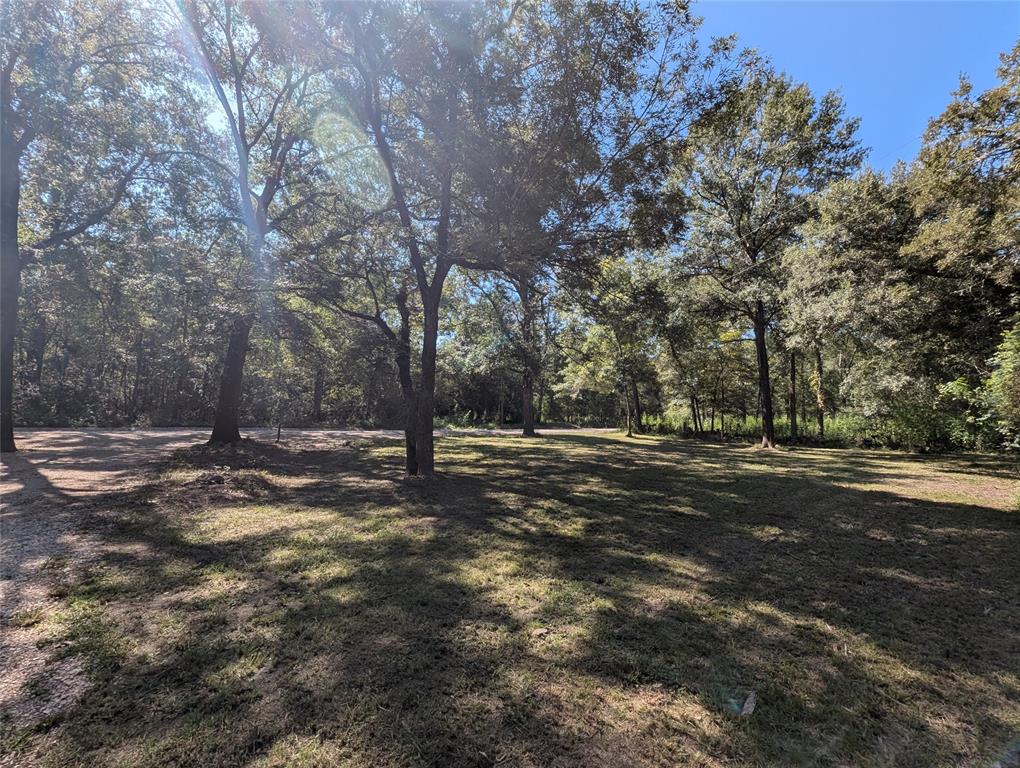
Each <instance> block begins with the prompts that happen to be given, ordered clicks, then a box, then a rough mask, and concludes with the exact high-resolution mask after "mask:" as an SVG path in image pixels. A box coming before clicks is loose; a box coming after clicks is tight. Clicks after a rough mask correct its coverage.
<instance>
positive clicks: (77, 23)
mask: <svg viewBox="0 0 1020 768" xmlns="http://www.w3.org/2000/svg"><path fill="white" fill-rule="evenodd" d="M0 14H2V16H0V22H2V26H3V29H4V35H3V45H2V49H0V165H2V167H3V169H4V172H3V175H2V181H0V284H2V288H0V291H2V295H0V303H2V306H3V309H2V318H0V325H2V330H0V450H2V451H14V450H15V449H16V446H15V442H14V407H13V398H14V351H15V339H16V336H17V329H18V304H19V297H20V291H21V279H22V271H23V269H24V268H25V266H26V264H27V263H28V262H29V261H30V260H31V259H34V258H36V257H37V256H38V255H39V254H41V253H44V252H46V251H48V250H52V249H54V248H57V247H59V246H62V245H64V244H66V243H68V242H70V241H71V240H73V239H74V238H76V237H77V236H79V235H82V234H83V233H85V232H88V231H89V230H90V229H92V228H93V227H96V226H98V225H100V224H101V223H102V222H103V221H104V220H105V219H106V218H107V217H108V216H109V215H110V213H111V212H112V211H114V210H115V209H116V208H117V206H118V205H120V203H121V201H122V200H123V199H124V198H125V196H126V195H128V194H129V192H130V190H131V188H132V185H133V184H134V182H135V180H136V178H137V177H139V176H140V175H142V174H143V173H144V171H145V170H146V169H147V168H149V167H150V165H151V164H152V163H153V162H155V161H156V160H157V159H158V157H159V156H160V150H161V149H165V147H160V146H159V145H160V142H161V141H162V140H164V139H165V137H166V136H167V135H168V131H167V129H166V125H165V124H163V123H162V121H161V118H162V117H164V116H165V114H166V113H165V112H164V111H161V110H158V109H156V108H155V105H156V104H158V103H160V102H161V101H163V100H164V98H165V96H166V94H167V92H168V90H174V86H173V83H174V77H173V73H174V71H175V62H174V60H173V57H172V56H167V55H166V53H167V52H166V49H165V46H163V44H162V39H163V37H162V35H161V29H163V27H162V26H161V23H162V22H163V20H162V19H161V18H159V17H158V15H154V16H153V17H152V18H151V19H147V18H146V14H145V13H143V12H142V11H140V10H139V9H137V8H134V7H133V6H131V5H130V4H129V3H123V2H120V1H119V0H105V1H104V2H103V3H101V4H99V5H95V4H91V3H84V2H77V1H76V0H66V1H58V0H47V1H45V2H37V3H33V4H31V5H20V4H16V3H5V4H3V7H2V11H0ZM153 73H162V74H163V75H164V76H165V78H160V77H154V76H153ZM70 158H73V162H68V160H69V159H70ZM26 185H27V186H26ZM26 208H28V209H30V210H31V211H32V215H31V216H28V217H25V216H24V215H23V214H24V211H25V210H26ZM23 237H27V239H28V241H27V242H23V241H22V238H23Z"/></svg>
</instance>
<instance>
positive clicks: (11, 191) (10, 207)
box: [0, 105, 21, 453]
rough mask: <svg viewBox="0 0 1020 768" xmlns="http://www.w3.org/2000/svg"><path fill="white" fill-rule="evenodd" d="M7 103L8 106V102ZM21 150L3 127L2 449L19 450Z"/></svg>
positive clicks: (0, 194) (0, 204)
mask: <svg viewBox="0 0 1020 768" xmlns="http://www.w3.org/2000/svg"><path fill="white" fill-rule="evenodd" d="M5 106H7V105H5ZM20 160H21V158H20V153H19V152H18V151H17V149H16V147H15V143H14V137H13V136H11V135H10V129H9V127H8V126H6V125H5V126H4V128H3V138H2V145H0V164H2V166H3V174H2V179H0V305H2V307H0V452H3V453H10V452H13V451H15V450H17V447H16V446H15V444H14V340H15V338H16V334H17V328H18V299H19V297H20V295H21V252H20V250H19V247H18V199H19V198H20V196H21V168H20Z"/></svg>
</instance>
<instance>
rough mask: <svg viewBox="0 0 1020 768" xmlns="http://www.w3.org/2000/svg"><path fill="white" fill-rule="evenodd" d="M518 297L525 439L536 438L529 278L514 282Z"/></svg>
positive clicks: (532, 315) (532, 320)
mask: <svg viewBox="0 0 1020 768" xmlns="http://www.w3.org/2000/svg"><path fill="white" fill-rule="evenodd" d="M514 285H515V287H516V288H517V296H518V297H519V298H520V300H521V341H522V342H523V344H522V346H523V347H524V361H523V362H524V373H523V374H522V376H521V422H522V425H521V426H522V430H521V433H522V434H523V436H524V437H535V350H534V349H533V348H532V347H533V345H534V341H535V328H534V308H533V307H532V303H531V287H530V285H529V284H528V276H527V275H523V276H520V277H518V278H517V279H516V280H515V281H514Z"/></svg>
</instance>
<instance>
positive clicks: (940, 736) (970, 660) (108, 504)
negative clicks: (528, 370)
mask: <svg viewBox="0 0 1020 768" xmlns="http://www.w3.org/2000/svg"><path fill="white" fill-rule="evenodd" d="M68 434H69V435H73V434H75V433H68ZM107 434H111V433H107ZM75 439H77V438H69V440H71V441H72V442H73V441H74V440H75ZM98 439H99V437H98V436H94V438H89V437H82V438H80V442H81V443H82V444H84V443H88V441H89V440H93V441H94V440H98ZM104 439H106V438H104ZM110 439H111V440H112V442H111V443H110V445H109V446H107V447H108V448H109V449H110V451H109V455H110V456H113V455H117V453H118V452H117V450H116V449H117V448H118V445H121V444H119V443H117V438H116V437H114V438H110ZM187 442H189V441H185V443H187ZM310 445H311V446H312V447H309V446H310ZM122 447H124V446H122ZM172 447H173V445H168V448H172ZM124 450H127V448H126V447H124ZM76 451H78V453H76ZM58 454H59V456H62V457H63V459H61V460H63V461H64V462H65V464H67V465H68V467H70V465H73V464H74V462H75V461H76V460H78V461H80V462H81V466H83V467H85V468H86V469H88V470H89V471H93V470H97V469H99V468H101V467H100V465H101V464H102V461H104V460H103V459H95V460H94V464H89V463H88V461H87V455H88V453H87V451H85V450H83V449H82V448H81V446H80V445H73V444H71V443H69V444H68V445H67V446H65V447H64V448H63V449H62V450H61V451H58V452H57V453H55V454H53V455H54V456H55V457H56V456H57V455H58ZM40 456H41V454H40V453H39V450H35V451H34V450H33V448H32V446H31V445H29V448H28V450H26V451H24V452H23V453H19V454H18V455H17V459H16V461H15V460H14V459H13V458H12V463H11V464H10V466H9V467H8V470H9V475H8V477H7V478H6V480H7V483H8V485H7V486H6V488H7V490H8V493H9V494H11V495H9V496H8V497H7V500H8V501H9V502H11V503H10V505H9V507H8V509H7V510H6V512H5V520H4V530H3V534H4V539H5V546H6V549H5V552H4V561H5V562H4V566H3V568H4V579H5V581H4V584H5V587H6V590H5V594H6V597H5V605H6V608H5V616H4V618H5V619H6V620H7V621H8V622H9V626H8V627H7V629H6V630H5V634H7V636H8V637H7V639H6V640H5V643H7V644H8V647H7V651H8V653H7V659H6V661H4V662H2V663H3V664H7V665H9V667H10V669H9V670H8V674H7V675H6V679H7V683H6V684H5V688H4V689H3V702H2V703H3V711H4V714H3V716H2V717H3V720H2V728H3V736H2V741H0V765H4V766H60V767H61V768H71V766H118V767H120V766H166V765H174V766H202V767H203V768H207V767H209V766H236V765H244V766H253V767H254V766H258V767H259V768H268V766H284V765H287V766H290V765H298V766H332V765H336V766H350V767H351V768H354V767H355V766H358V767H359V768H360V767H361V766H365V767H366V768H367V767H368V766H372V767H373V768H375V767H390V766H393V767H396V766H496V765H498V766H572V765H583V766H639V765H640V766H676V765H683V766H791V765H805V766H808V765H810V766H816V765H817V766H861V767H865V766H918V767H921V766H924V767H925V768H927V767H929V766H975V767H976V766H990V765H993V764H995V763H996V761H1001V764H1002V765H1016V764H1017V761H1018V759H1020V744H1018V742H1017V741H1015V740H1016V739H1017V737H1018V735H1020V579H1018V572H1020V569H1018V567H1020V510H1018V506H1017V504H1018V495H1020V481H1018V480H1017V478H1018V476H1020V475H1018V472H1017V465H1016V464H1015V462H1011V460H1009V459H1008V458H1004V457H993V456H976V455H975V456H954V457H918V456H909V455H906V454H898V453H891V452H877V451H850V450H823V449H807V448H799V449H794V450H784V451H758V450H754V449H750V448H748V447H746V446H743V445H733V444H723V443H712V442H707V441H705V442H702V441H694V440H689V441H679V440H669V439H660V438H653V437H635V438H633V439H627V438H624V437H621V436H620V435H619V434H615V433H613V434H608V433H601V434H594V433H588V434H584V433H579V434H556V435H549V436H546V437H544V438H542V439H538V440H523V439H520V438H516V437H507V436H495V435H493V436H477V435H474V436H450V437H444V438H442V439H441V440H440V442H439V443H438V448H437V456H438V457H439V460H440V464H441V466H440V470H441V473H440V476H439V477H437V478H436V479H435V480H433V481H421V480H412V481H407V480H403V479H401V468H402V466H403V465H402V455H401V446H400V444H399V443H397V442H394V441H386V440H372V441H369V440H358V439H347V440H343V441H340V440H333V441H332V442H331V443H329V444H325V443H322V442H320V443H316V444H312V443H310V442H309V441H308V440H305V439H302V437H301V436H300V435H292V436H291V437H290V438H289V439H287V440H285V441H284V442H283V443H281V444H280V445H274V444H272V443H269V442H256V441H251V440H247V441H244V442H243V443H241V444H239V445H238V446H236V447H227V448H220V449H209V448H206V447H205V446H200V447H199V446H194V445H193V446H191V447H185V448H177V449H176V450H174V451H173V452H166V453H164V454H163V457H162V458H158V459H152V457H151V456H148V455H147V456H145V457H140V458H138V460H137V461H135V462H131V461H129V462H127V463H126V464H125V465H124V466H120V467H118V468H117V472H116V477H117V481H116V482H114V480H112V479H108V482H106V483H105V485H104V488H103V489H101V490H100V491H95V489H93V492H90V493H84V492H80V491H79V490H77V489H74V488H71V489H70V490H69V489H68V488H67V487H64V488H62V487H60V486H59V483H55V482H53V481H52V480H47V475H46V473H47V468H48V465H47V462H46V461H45V460H41V459H40ZM76 456H77V457H79V458H78V459H76V458H75V457H76ZM56 460H57V459H56V458H55V459H54V461H56ZM108 460H109V458H107V459H106V461H108ZM110 477H111V478H112V477H113V476H112V475H111V476H110ZM19 489H20V490H19ZM29 491H30V493H29ZM19 494H20V495H19ZM12 649H15V650H18V649H20V650H19V652H17V653H14V652H13V651H12ZM11 669H13V670H14V671H13V672H11ZM15 683H16V684H15Z"/></svg>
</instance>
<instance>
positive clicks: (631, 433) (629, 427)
mask: <svg viewBox="0 0 1020 768" xmlns="http://www.w3.org/2000/svg"><path fill="white" fill-rule="evenodd" d="M620 399H621V400H623V406H624V408H625V409H626V411H627V437H634V425H633V423H632V422H631V413H630V397H629V396H628V395H626V394H625V395H624V396H623V397H621V398H620Z"/></svg>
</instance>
